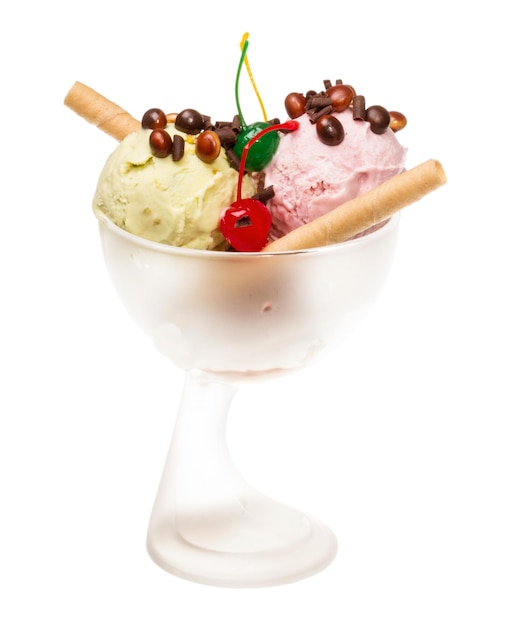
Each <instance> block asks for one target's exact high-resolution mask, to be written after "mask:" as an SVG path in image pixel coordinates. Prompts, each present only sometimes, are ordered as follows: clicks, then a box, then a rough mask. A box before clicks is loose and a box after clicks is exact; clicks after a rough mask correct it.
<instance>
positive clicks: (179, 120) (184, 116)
mask: <svg viewBox="0 0 511 626" xmlns="http://www.w3.org/2000/svg"><path fill="white" fill-rule="evenodd" d="M174 125H175V127H176V128H177V130H180V131H181V132H182V133H187V134H188V135H198V134H199V133H200V132H201V130H202V129H203V128H204V118H203V117H202V115H201V114H200V113H199V112H198V111H196V110H195V109H184V110H183V111H181V113H178V114H177V116H176V121H175V122H174Z"/></svg>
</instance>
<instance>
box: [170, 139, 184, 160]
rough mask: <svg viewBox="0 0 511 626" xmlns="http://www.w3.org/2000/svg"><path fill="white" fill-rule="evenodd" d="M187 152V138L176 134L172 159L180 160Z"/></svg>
mask: <svg viewBox="0 0 511 626" xmlns="http://www.w3.org/2000/svg"><path fill="white" fill-rule="evenodd" d="M184 153H185V140H184V139H183V138H182V137H181V135H174V138H173V142H172V160H173V161H180V160H181V159H182V158H183V156H184Z"/></svg>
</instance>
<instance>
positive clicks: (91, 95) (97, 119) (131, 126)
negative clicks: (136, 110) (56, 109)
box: [64, 81, 140, 141]
mask: <svg viewBox="0 0 511 626" xmlns="http://www.w3.org/2000/svg"><path fill="white" fill-rule="evenodd" d="M64 104H65V105H66V106H68V107H69V108H70V109H72V110H73V111H74V112H75V113H77V114H78V115H80V116H81V117H83V118H84V119H86V120H87V121H88V122H90V123H91V124H93V125H94V126H97V127H98V128H99V129H100V130H102V131H104V132H105V133H107V134H108V135H110V136H111V137H113V138H114V139H117V140H118V141H122V140H123V139H124V137H126V136H127V135H129V134H130V133H133V132H134V131H136V130H138V129H139V128H140V122H139V121H137V120H136V119H135V118H134V117H132V116H131V115H130V114H129V113H128V112H127V111H125V110H124V109H121V107H120V106H118V105H117V104H115V103H114V102H111V101H110V100H108V99H107V98H105V97H104V96H102V95H101V94H99V93H98V92H97V91H94V89H91V87H87V85H84V84H83V83H80V82H78V81H77V82H76V83H75V84H74V85H73V86H72V87H71V89H70V90H69V92H68V94H67V96H66V97H65V98H64Z"/></svg>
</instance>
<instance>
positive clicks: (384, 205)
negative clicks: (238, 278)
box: [263, 159, 447, 252]
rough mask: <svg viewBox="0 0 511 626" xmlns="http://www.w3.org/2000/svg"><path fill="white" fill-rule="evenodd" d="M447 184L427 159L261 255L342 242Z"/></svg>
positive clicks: (273, 244)
mask: <svg viewBox="0 0 511 626" xmlns="http://www.w3.org/2000/svg"><path fill="white" fill-rule="evenodd" d="M446 182H447V178H446V176H445V172H444V170H443V167H442V165H441V164H440V163H439V162H438V161H435V160H434V159H430V160H429V161H425V162H424V163H422V164H421V165H417V166H416V167H414V168H412V169H411V170H408V171H406V172H403V173H401V174H398V175H397V176H393V177H392V178H390V179H389V180H387V181H385V182H384V183H383V184H381V185H379V186H378V187H375V188H374V189H371V191H368V192H367V193H365V194H363V195H362V196H359V197H358V198H354V199H353V200H349V201H348V202H345V203H344V204H341V206H339V207H337V208H336V209H333V211H330V212H329V213H326V214H325V215H322V216H321V217H318V218H316V219H315V220H313V221H312V222H309V224H305V225H304V226H300V227H299V228H296V229H295V230H293V231H291V232H290V233H288V234H287V235H284V237H281V238H280V239H276V240H275V241H272V242H271V243H270V244H268V245H267V246H266V247H265V248H264V250H263V252H284V251H290V250H304V249H306V248H317V247H321V246H327V245H330V244H335V243H341V242H343V241H346V240H347V239H350V238H351V237H354V236H355V235H358V234H359V233H361V232H362V231H364V230H366V229H368V228H371V226H375V225H376V224H380V223H381V222H383V221H384V220H386V219H387V218H389V217H390V216H391V215H393V214H394V213H397V212H398V211H399V210H401V209H403V208H404V207H406V206H408V205H410V204H412V203H414V202H417V201H418V200H420V199H421V198H422V197H423V196H425V195H426V194H428V193H430V192H431V191H434V190H435V189H437V188H438V187H440V186H441V185H444V184H445V183H446Z"/></svg>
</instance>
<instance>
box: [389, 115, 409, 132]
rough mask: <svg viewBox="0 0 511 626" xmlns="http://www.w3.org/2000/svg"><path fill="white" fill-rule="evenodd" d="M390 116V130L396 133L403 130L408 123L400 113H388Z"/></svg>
mask: <svg viewBox="0 0 511 626" xmlns="http://www.w3.org/2000/svg"><path fill="white" fill-rule="evenodd" d="M389 115H390V130H392V131H394V132H395V133H397V131H398V130H403V128H404V127H405V126H406V124H407V123H408V121H407V119H406V117H405V116H404V115H403V114H402V113H400V112H399V111H389Z"/></svg>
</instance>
